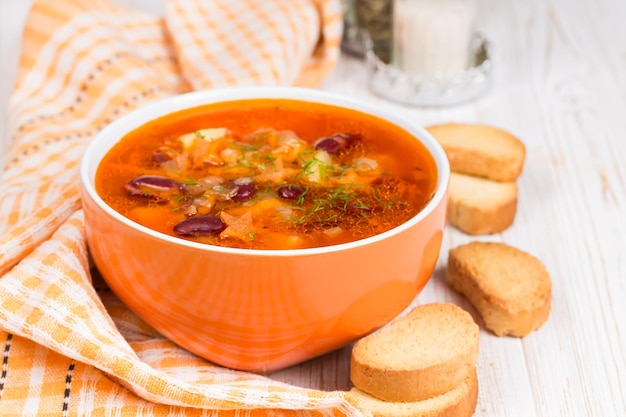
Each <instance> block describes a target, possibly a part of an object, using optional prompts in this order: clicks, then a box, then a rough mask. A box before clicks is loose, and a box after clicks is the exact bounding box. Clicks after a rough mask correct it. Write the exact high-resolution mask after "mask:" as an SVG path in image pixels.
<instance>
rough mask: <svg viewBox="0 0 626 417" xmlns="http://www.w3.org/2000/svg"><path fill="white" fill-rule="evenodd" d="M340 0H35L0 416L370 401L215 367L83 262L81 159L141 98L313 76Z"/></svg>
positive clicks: (12, 215) (334, 44)
mask: <svg viewBox="0 0 626 417" xmlns="http://www.w3.org/2000/svg"><path fill="white" fill-rule="evenodd" d="M341 23H342V12H341V3H340V1H339V0H265V1H260V0H166V2H165V11H164V17H158V16H154V15H151V14H148V13H144V12H140V11H137V10H133V9H129V8H124V7H121V6H118V5H114V4H113V3H109V2H108V1H105V0H35V1H34V4H33V7H32V10H31V11H30V14H29V17H28V20H27V22H26V26H25V32H24V36H23V47H22V55H21V59H20V63H19V72H18V77H17V83H16V87H15V91H14V93H13V95H12V97H11V102H10V114H9V131H10V135H11V147H10V149H9V150H8V155H6V158H5V160H6V167H5V170H4V172H3V173H2V176H1V177H0V352H2V353H3V355H2V358H1V359H0V361H1V362H2V365H1V366H2V367H1V373H0V416H34V415H39V416H46V415H50V416H79V415H81V416H82V415H94V416H99V415H111V416H126V415H128V416H131V415H132V416H135V415H167V416H191V415H193V416H196V415H197V416H204V415H218V414H227V415H233V416H234V415H237V416H247V415H285V416H289V415H294V416H295V415H298V416H322V415H333V416H335V415H337V416H339V415H349V416H361V415H368V412H367V411H364V410H361V409H360V407H359V405H358V404H357V403H356V402H355V401H354V400H353V399H352V398H351V397H350V396H349V394H346V393H345V392H338V391H337V392H322V391H318V390H312V389H303V388H297V387H294V386H291V385H288V384H284V383H280V382H277V381H274V380H272V379H270V378H267V377H264V376H259V375H254V374H250V373H245V372H240V371H234V370H229V369H224V368H221V367H217V366H214V365H212V364H210V363H208V362H206V361H203V360H201V359H199V358H198V357H196V356H194V355H192V354H190V353H189V352H187V351H185V350H183V349H181V348H179V347H177V346H176V345H174V344H173V343H172V342H170V341H168V340H167V339H165V338H163V337H162V336H161V335H160V334H158V333H157V332H155V331H154V329H152V328H151V327H150V326H148V325H147V324H146V323H145V322H143V321H141V320H140V319H139V318H138V317H137V316H135V315H134V314H133V313H131V312H130V311H129V310H128V309H127V308H126V307H125V306H124V305H123V304H121V303H120V301H119V300H118V299H117V298H116V297H115V296H114V295H113V294H112V293H111V292H110V291H108V290H107V288H106V286H105V285H103V284H102V283H101V281H100V279H99V278H98V276H97V273H96V272H95V271H91V270H90V263H89V254H88V251H87V247H86V244H85V230H84V220H83V214H82V211H81V207H80V201H79V185H78V165H79V160H80V157H81V154H82V152H83V150H84V148H85V146H86V144H87V143H88V142H89V140H90V139H91V138H92V137H93V136H94V135H95V134H96V133H97V132H98V131H99V130H100V129H102V128H103V127H104V126H106V125H107V124H108V123H110V122H111V121H113V120H115V119H116V118H118V117H119V116H121V115H122V114H124V113H126V112H128V111H129V110H131V109H133V108H136V107H138V106H141V105H142V104H144V103H147V102H150V101H153V100H156V99H160V98H164V97H167V96H171V95H174V94H179V93H182V92H187V91H191V90H198V89H209V88H213V87H223V86H234V85H299V86H315V85H316V84H317V83H319V82H320V81H321V80H322V79H323V77H324V76H325V75H326V74H327V73H328V72H329V71H330V70H331V69H332V67H333V65H334V64H335V62H336V60H337V58H338V55H339V43H340V37H341V29H342V25H341Z"/></svg>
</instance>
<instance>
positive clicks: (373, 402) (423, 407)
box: [350, 368, 478, 417]
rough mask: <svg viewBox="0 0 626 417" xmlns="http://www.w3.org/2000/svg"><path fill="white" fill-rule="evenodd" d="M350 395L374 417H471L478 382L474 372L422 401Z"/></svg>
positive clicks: (356, 391)
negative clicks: (402, 400)
mask: <svg viewBox="0 0 626 417" xmlns="http://www.w3.org/2000/svg"><path fill="white" fill-rule="evenodd" d="M350 394H351V395H352V396H353V397H354V398H355V399H357V400H358V401H359V402H360V404H361V405H362V406H363V407H365V408H367V409H368V410H370V411H371V412H372V414H373V417H470V416H472V415H473V414H474V410H475V409H476V402H477V399H478V378H477V376H476V369H475V368H474V369H473V370H472V371H471V372H470V373H469V375H468V376H467V377H466V378H465V380H463V381H462V382H461V383H460V384H459V385H457V386H456V387H454V388H452V389H451V390H450V391H447V392H445V393H443V394H441V395H438V396H436V397H432V398H428V399H426V400H422V401H413V402H388V401H383V400H380V399H378V398H376V397H373V396H371V395H369V394H367V393H365V392H363V391H361V390H359V389H358V388H352V389H351V390H350Z"/></svg>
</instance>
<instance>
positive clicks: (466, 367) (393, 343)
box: [350, 303, 479, 402]
mask: <svg viewBox="0 0 626 417" xmlns="http://www.w3.org/2000/svg"><path fill="white" fill-rule="evenodd" d="M478 349H479V328H478V325H477V324H476V323H475V322H474V320H473V318H472V317H471V315H470V314H469V313H467V312H466V311H465V310H463V309H461V308H460V307H457V306H455V305H454V304H450V303H432V304H427V305H422V306H418V307H415V308H414V309H413V310H411V311H410V312H409V313H408V314H407V315H405V316H403V317H401V318H399V319H397V320H396V321H394V322H392V323H391V324H390V325H388V326H387V327H385V328H383V329H381V330H380V331H379V332H377V333H374V334H371V335H369V336H366V337H364V338H362V339H361V340H359V341H358V342H357V343H356V344H355V346H354V348H353V350H352V357H351V364H350V378H351V380H352V383H353V384H354V386H355V387H357V388H359V389H360V390H362V391H364V392H366V393H368V394H370V395H372V396H374V397H376V398H379V399H382V400H384V401H396V402H397V401H401V402H411V401H420V400H424V399H427V398H431V397H435V396H438V395H441V394H442V393H444V392H447V391H449V390H451V389H453V388H454V387H456V386H457V385H459V384H460V383H461V382H462V381H463V380H464V379H465V378H467V376H468V374H470V373H471V372H472V369H474V367H475V365H476V359H477V356H478Z"/></svg>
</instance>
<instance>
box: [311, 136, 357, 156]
mask: <svg viewBox="0 0 626 417" xmlns="http://www.w3.org/2000/svg"><path fill="white" fill-rule="evenodd" d="M360 140H361V135H359V134H352V133H339V134H336V135H333V136H328V137H325V138H321V139H318V140H317V141H316V142H315V143H314V146H315V149H318V150H324V151H326V152H328V153H329V154H331V155H332V154H336V153H338V152H339V151H341V150H343V149H347V148H349V147H350V146H352V145H354V144H355V143H356V142H358V141H360Z"/></svg>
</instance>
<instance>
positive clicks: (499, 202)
mask: <svg viewBox="0 0 626 417" xmlns="http://www.w3.org/2000/svg"><path fill="white" fill-rule="evenodd" d="M517 190H518V187H517V183H515V182H511V183H501V182H495V181H490V180H486V179H482V178H477V177H471V176H468V175H463V174H456V173H451V174H450V185H449V188H448V208H447V214H446V216H447V219H448V222H449V223H450V224H451V225H453V226H455V227H456V228H458V229H459V230H461V231H463V232H465V233H467V234H469V235H481V234H492V233H499V232H502V231H504V230H506V229H507V228H509V227H510V226H511V225H512V224H513V222H514V221H515V215H516V214H517V195H518V192H517Z"/></svg>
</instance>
